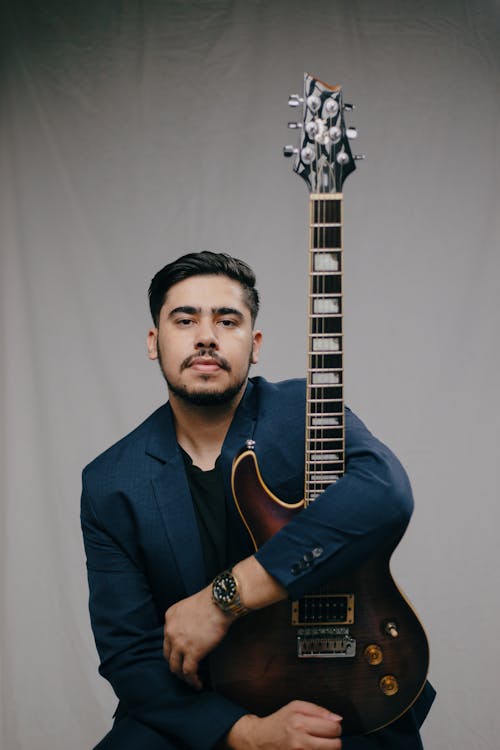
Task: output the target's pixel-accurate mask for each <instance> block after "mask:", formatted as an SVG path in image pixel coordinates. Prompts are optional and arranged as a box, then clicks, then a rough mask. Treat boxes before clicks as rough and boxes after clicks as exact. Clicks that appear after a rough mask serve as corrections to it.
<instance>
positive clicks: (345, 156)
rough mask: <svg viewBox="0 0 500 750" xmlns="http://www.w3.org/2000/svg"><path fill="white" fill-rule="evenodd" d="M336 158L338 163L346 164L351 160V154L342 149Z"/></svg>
mask: <svg viewBox="0 0 500 750" xmlns="http://www.w3.org/2000/svg"><path fill="white" fill-rule="evenodd" d="M336 159H337V163H338V164H341V165H344V164H347V162H348V161H349V155H348V154H347V153H346V152H345V151H344V149H342V151H339V152H338V154H337V156H336Z"/></svg>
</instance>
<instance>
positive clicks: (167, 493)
mask: <svg viewBox="0 0 500 750" xmlns="http://www.w3.org/2000/svg"><path fill="white" fill-rule="evenodd" d="M146 452H147V453H148V454H149V455H151V456H153V457H154V458H155V459H157V460H159V461H160V462H161V463H162V464H163V466H161V468H160V469H159V471H157V472H155V475H154V476H153V478H152V484H153V492H154V495H155V498H156V502H157V504H158V508H159V511H160V515H161V518H162V521H163V529H164V531H165V534H166V536H167V538H168V541H169V542H170V546H171V548H172V551H173V554H174V557H175V559H176V562H177V568H178V572H179V577H180V578H181V580H182V582H183V584H184V588H185V590H186V595H187V596H190V595H191V594H194V593H196V592H197V591H199V590H200V589H201V588H203V586H204V585H205V563H204V560H203V551H202V548H201V541H200V535H199V531H198V524H197V522H196V515H195V511H194V508H193V501H192V500H191V494H190V492H189V487H188V483H187V479H186V471H185V469H184V461H183V459H182V455H181V453H180V450H179V447H178V445H177V439H176V436H175V429H174V424H173V419H172V412H171V409H170V406H169V405H168V404H166V405H165V406H164V407H162V408H161V409H159V410H158V412H157V419H156V420H155V423H154V425H153V429H152V430H151V434H150V438H149V441H148V445H147V448H146Z"/></svg>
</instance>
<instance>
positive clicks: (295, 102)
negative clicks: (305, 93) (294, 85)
mask: <svg viewBox="0 0 500 750" xmlns="http://www.w3.org/2000/svg"><path fill="white" fill-rule="evenodd" d="M303 101H304V97H302V96H299V95H298V94H290V96H289V97H288V106H289V107H298V106H299V104H302V102H303Z"/></svg>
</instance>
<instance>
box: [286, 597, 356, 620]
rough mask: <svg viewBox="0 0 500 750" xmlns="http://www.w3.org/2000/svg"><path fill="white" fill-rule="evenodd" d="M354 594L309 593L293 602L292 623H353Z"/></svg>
mask: <svg viewBox="0 0 500 750" xmlns="http://www.w3.org/2000/svg"><path fill="white" fill-rule="evenodd" d="M353 622H354V594H307V595H306V596H303V597H302V598H301V599H297V600H296V601H294V602H292V625H352V624H353Z"/></svg>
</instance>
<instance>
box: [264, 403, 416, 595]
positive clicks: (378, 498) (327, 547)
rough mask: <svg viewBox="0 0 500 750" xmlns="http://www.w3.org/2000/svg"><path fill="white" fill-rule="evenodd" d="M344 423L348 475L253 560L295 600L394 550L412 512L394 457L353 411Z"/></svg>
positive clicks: (406, 484)
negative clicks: (384, 551) (380, 553)
mask: <svg viewBox="0 0 500 750" xmlns="http://www.w3.org/2000/svg"><path fill="white" fill-rule="evenodd" d="M345 419H346V452H345V453H346V470H345V473H344V475H343V476H342V478H341V479H339V480H338V481H337V482H336V483H335V484H332V485H330V486H329V487H328V488H327V489H326V490H325V491H324V492H323V493H322V494H321V495H320V496H319V497H318V498H317V499H316V500H315V501H314V502H313V503H311V504H310V505H309V506H308V507H307V508H305V509H304V510H303V511H301V513H299V514H298V515H297V516H295V517H294V518H293V519H292V520H291V521H290V522H289V523H287V524H286V526H284V527H283V528H282V529H281V530H280V531H279V532H278V533H276V534H275V535H274V536H273V537H271V539H269V540H268V541H267V542H266V543H265V544H264V545H263V546H262V547H261V548H260V549H259V550H258V551H257V552H256V555H255V556H256V558H257V559H258V560H259V562H260V563H261V564H262V565H263V566H264V568H265V569H266V570H267V571H268V572H269V573H270V574H271V575H272V576H273V577H274V578H276V579H277V580H278V581H279V582H280V583H281V584H282V585H283V586H284V587H285V588H286V589H287V591H288V593H289V595H290V597H292V598H297V597H300V596H303V595H304V594H306V593H307V592H308V591H310V590H312V589H314V588H315V587H316V586H318V585H321V584H322V583H325V582H326V581H328V580H331V579H332V578H333V577H334V576H335V575H341V574H342V573H344V572H345V570H346V569H347V568H349V567H350V566H352V565H355V564H356V563H359V562H361V561H363V560H366V559H368V558H369V557H370V556H371V555H372V554H374V553H375V552H376V551H377V550H379V549H380V548H381V547H382V546H387V545H390V544H391V543H392V545H393V546H394V545H395V544H396V543H397V541H399V538H400V537H401V536H402V534H403V533H404V530H405V529H406V526H407V525H408V522H409V520H410V516H411V513H412V510H413V497H412V492H411V487H410V483H409V480H408V477H407V475H406V472H405V470H404V469H403V467H402V465H401V464H400V462H399V461H398V459H397V458H396V456H394V454H393V453H392V452H391V451H390V450H389V448H387V446H385V445H384V444H383V443H381V442H380V441H379V440H377V439H376V438H375V437H374V436H373V435H372V434H371V433H370V432H369V431H368V430H367V428H366V427H365V425H364V424H363V423H362V422H361V420H360V419H358V417H356V416H355V415H354V414H353V413H352V412H351V411H350V410H349V409H346V415H345ZM302 461H303V459H302ZM297 462H300V457H299V456H297Z"/></svg>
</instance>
